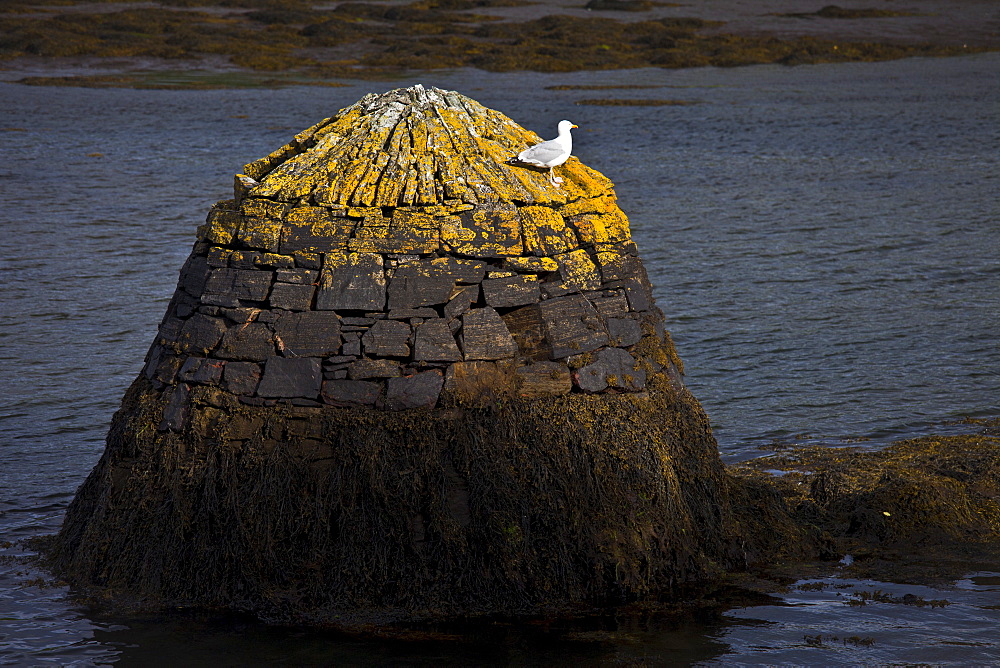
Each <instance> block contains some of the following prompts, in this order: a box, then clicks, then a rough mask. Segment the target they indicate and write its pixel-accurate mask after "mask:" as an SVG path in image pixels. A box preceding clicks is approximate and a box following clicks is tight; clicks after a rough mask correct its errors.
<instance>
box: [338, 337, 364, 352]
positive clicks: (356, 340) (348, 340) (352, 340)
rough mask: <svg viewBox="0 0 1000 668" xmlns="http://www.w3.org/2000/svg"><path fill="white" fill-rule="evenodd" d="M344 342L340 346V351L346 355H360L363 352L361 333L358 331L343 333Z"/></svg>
mask: <svg viewBox="0 0 1000 668" xmlns="http://www.w3.org/2000/svg"><path fill="white" fill-rule="evenodd" d="M343 337H344V343H343V344H342V345H341V346H340V352H341V353H343V354H344V355H354V356H358V355H360V354H361V334H360V333H358V332H346V333H343Z"/></svg>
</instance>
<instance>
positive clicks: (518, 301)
mask: <svg viewBox="0 0 1000 668" xmlns="http://www.w3.org/2000/svg"><path fill="white" fill-rule="evenodd" d="M539 296H540V292H539V290H538V279H537V278H536V277H535V276H522V275H515V276H510V277H506V278H490V279H487V280H485V281H483V299H485V300H486V303H487V304H489V305H490V306H492V307H494V308H509V307H512V306H523V305H524V304H534V303H535V302H537V301H538V299H539Z"/></svg>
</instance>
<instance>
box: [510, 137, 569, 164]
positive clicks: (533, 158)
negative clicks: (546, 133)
mask: <svg viewBox="0 0 1000 668" xmlns="http://www.w3.org/2000/svg"><path fill="white" fill-rule="evenodd" d="M564 153H565V149H563V147H562V145H561V144H560V143H559V142H557V141H555V140H554V139H550V140H549V141H543V142H542V143H541V144H535V145H534V146H532V147H531V148H529V149H526V150H524V151H521V154H520V155H519V156H517V157H518V158H519V159H521V160H524V161H526V162H528V161H530V162H539V163H541V164H543V165H544V164H548V163H549V162H551V161H553V160H556V159H557V158H559V157H560V156H562V155H563V154H564Z"/></svg>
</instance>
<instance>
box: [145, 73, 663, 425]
mask: <svg viewBox="0 0 1000 668" xmlns="http://www.w3.org/2000/svg"><path fill="white" fill-rule="evenodd" d="M538 140H539V138H538V137H537V136H536V135H533V134H531V133H528V132H526V131H525V130H523V129H522V128H520V127H519V126H518V125H517V124H516V123H514V122H513V121H511V120H510V119H509V118H507V117H506V116H504V115H502V114H500V113H498V112H496V111H493V110H490V109H487V108H485V107H482V106H481V105H479V104H478V103H476V102H474V101H473V100H470V99H468V98H465V97H463V96H461V95H458V94H456V93H451V92H446V91H441V90H438V89H424V88H422V87H420V86H417V87H414V88H410V89H405V90H403V89H401V90H397V91H392V92H390V93H386V94H384V95H377V96H376V95H370V96H368V97H366V98H364V99H362V100H361V101H360V102H358V103H357V104H355V105H353V106H351V107H348V108H347V109H344V110H342V111H341V112H340V113H339V114H337V115H336V116H335V117H333V118H330V119H326V120H325V121H323V122H321V123H319V124H317V125H316V126H314V127H313V128H310V129H309V130H307V131H305V132H303V133H301V134H300V135H298V136H296V137H295V139H294V140H293V141H292V142H291V143H289V144H288V145H286V146H284V147H282V148H281V149H279V150H277V151H275V152H274V153H272V154H271V155H269V156H267V157H265V158H263V159H261V160H258V161H256V162H254V163H251V164H249V165H247V166H246V167H245V169H244V174H240V175H238V176H237V177H236V181H235V197H234V199H231V200H225V201H222V202H219V203H218V204H216V205H215V206H214V207H213V208H212V210H211V212H210V213H209V214H208V218H207V221H206V223H205V224H204V225H203V226H201V227H200V228H199V230H198V241H197V243H196V244H195V246H194V249H193V251H192V253H191V255H190V257H189V258H188V260H187V262H186V264H185V265H184V267H183V269H182V270H181V273H180V280H179V282H178V286H177V290H176V292H175V294H174V297H173V300H172V301H171V303H170V306H169V308H168V310H167V314H166V316H165V318H164V320H163V322H162V324H161V326H160V328H159V332H158V336H157V339H156V341H155V342H154V344H153V346H152V348H151V349H150V352H149V355H148V356H147V359H146V365H145V368H144V374H145V375H146V377H147V378H148V379H149V380H150V381H152V382H153V383H154V385H155V386H157V387H158V388H159V389H160V390H161V391H163V392H169V393H171V395H170V401H169V403H168V404H167V408H166V410H165V411H164V417H163V422H162V423H161V425H160V429H161V430H174V431H179V430H182V429H183V428H184V424H185V419H186V411H187V407H188V404H189V402H188V393H189V392H190V391H191V389H192V387H194V386H206V387H207V388H209V391H210V392H226V393H230V394H232V395H236V396H237V397H239V400H240V401H241V402H243V403H245V404H251V405H274V404H276V403H278V402H290V403H291V404H293V405H297V406H323V405H332V406H369V407H374V408H377V409H384V410H405V409H409V408H416V407H434V406H435V405H436V404H437V403H438V402H439V400H440V399H441V398H442V397H443V396H446V395H448V394H449V393H452V394H454V395H456V396H470V395H471V396H477V395H479V394H481V393H482V392H484V391H492V390H496V389H499V388H498V387H497V385H505V386H507V387H508V388H509V389H512V390H513V391H516V392H517V393H519V394H521V395H522V396H528V397H535V396H546V395H562V394H567V393H570V392H583V393H600V392H615V393H618V392H642V391H644V388H645V384H646V379H647V374H648V373H656V372H659V371H662V370H664V369H665V368H666V371H667V372H668V373H669V374H670V375H671V377H672V378H674V379H675V380H677V381H679V374H678V373H677V369H676V366H675V365H674V361H673V360H670V359H667V358H665V357H664V355H663V353H662V349H663V347H662V346H659V345H655V346H645V347H643V346H642V345H641V344H642V342H643V340H644V339H645V338H647V337H650V338H653V339H655V340H656V341H657V342H659V341H660V340H661V339H662V338H663V337H664V336H665V332H664V329H663V322H664V318H663V315H662V313H661V312H660V311H659V309H657V307H656V306H655V304H654V300H653V296H652V292H651V286H650V283H649V280H648V278H647V276H646V272H645V270H644V268H643V265H642V262H641V261H640V259H639V256H638V252H637V249H636V246H635V244H634V243H633V242H632V241H631V238H630V234H629V227H628V221H627V218H626V217H625V215H624V213H623V212H622V211H621V210H620V209H619V208H618V206H617V203H616V197H615V194H614V191H613V190H612V187H611V183H610V182H609V181H608V180H607V179H606V178H605V177H603V176H602V175H600V174H598V173H597V172H594V171H593V170H590V169H588V168H587V167H585V166H583V165H582V164H580V163H579V161H577V160H576V159H575V158H572V159H571V160H570V161H569V162H567V163H566V165H565V166H564V167H561V168H560V170H561V173H562V175H563V177H564V184H563V186H562V187H560V188H555V187H553V186H552V185H551V184H549V182H548V179H547V174H546V173H545V171H544V170H542V171H535V170H531V169H526V168H523V167H512V166H508V165H506V164H504V161H505V160H506V159H507V158H509V157H510V156H511V155H512V154H516V153H517V152H519V151H520V150H522V149H523V148H524V147H526V146H528V145H530V144H532V143H534V142H536V141H538ZM642 349H645V350H648V351H649V352H648V353H646V354H643V353H642V352H640V350H642Z"/></svg>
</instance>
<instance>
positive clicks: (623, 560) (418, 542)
mask: <svg viewBox="0 0 1000 668" xmlns="http://www.w3.org/2000/svg"><path fill="white" fill-rule="evenodd" d="M537 141H539V137H538V136H536V135H534V134H532V133H529V132H527V131H526V130H524V129H523V128H521V127H520V126H518V125H517V124H516V123H514V122H513V121H512V120H510V119H509V118H507V117H506V116H504V115H503V114H501V113H499V112H496V111H493V110H490V109H487V108H485V107H483V106H481V105H480V104H478V103H477V102H475V101H473V100H471V99H468V98H466V97H463V96H461V95H459V94H457V93H454V92H448V91H442V90H438V89H435V88H430V89H425V88H423V87H421V86H415V87H412V88H408V89H400V90H395V91H391V92H389V93H386V94H383V95H375V94H372V95H368V96H366V97H364V98H363V99H362V100H360V101H359V102H358V103H356V104H354V105H352V106H350V107H347V108H345V109H343V110H341V111H340V112H339V113H337V114H336V115H335V116H334V117H332V118H329V119H326V120H324V121H322V122H320V123H318V124H317V125H315V126H313V127H311V128H309V129H308V130H305V131H304V132H302V133H300V134H298V135H296V137H295V138H294V139H293V140H292V141H291V142H290V143H288V144H287V145H285V146H283V147H281V148H280V149H278V150H277V151H275V152H273V153H272V154H270V155H268V156H267V157H265V158H262V159H260V160H258V161H256V162H253V163H251V164H249V165H246V167H245V168H244V170H243V173H242V174H240V175H238V176H237V177H236V181H235V197H234V199H231V200H225V201H222V202H219V203H218V204H216V205H215V206H214V207H213V208H212V210H211V212H210V213H209V215H208V218H207V222H206V223H205V224H204V225H203V226H201V227H200V228H199V229H198V240H197V242H196V243H195V245H194V249H193V251H192V253H191V255H190V257H189V258H188V260H187V262H186V263H185V265H184V267H183V269H182V270H181V274H180V280H179V284H178V287H177V290H176V292H175V293H174V297H173V299H172V301H171V302H170V305H169V307H168V309H167V313H166V316H165V318H164V320H163V322H162V324H161V326H160V328H159V332H158V336H157V337H156V339H155V341H154V343H153V345H152V347H151V349H150V352H149V354H148V356H147V358H146V363H145V367H144V369H143V371H142V373H141V374H140V376H139V378H137V379H136V381H135V382H134V383H133V385H132V387H131V388H130V389H129V391H128V392H127V393H126V396H125V398H124V400H123V404H122V408H121V410H120V411H118V413H116V415H115V417H114V419H113V421H112V425H111V429H110V432H109V435H108V447H107V449H106V451H105V454H104V456H103V458H102V459H101V461H100V462H99V463H98V465H97V467H96V468H95V469H94V471H93V472H92V473H91V475H90V477H89V478H88V479H87V481H86V483H85V484H84V485H83V487H82V488H81V489H80V491H79V493H78V494H77V497H76V499H75V500H74V502H73V504H72V506H71V508H70V509H69V511H68V513H67V519H66V522H65V524H64V526H63V529H62V531H61V533H60V534H59V536H58V537H57V539H56V541H55V545H54V548H53V563H54V565H55V569H56V570H57V572H59V573H60V574H61V575H62V576H63V577H65V578H66V579H67V580H69V581H71V582H73V583H74V584H76V585H77V586H78V587H80V588H81V589H83V590H86V591H90V592H95V593H96V592H103V593H104V594H106V595H109V596H115V597H127V598H131V599H139V600H142V601H146V602H150V603H152V604H154V605H162V604H166V605H175V604H178V603H180V604H185V605H210V606H223V607H228V608H236V609H242V610H248V611H251V612H254V613H256V614H258V615H261V616H264V617H268V618H276V619H283V620H287V619H295V620H298V621H303V620H305V621H314V622H322V623H333V624H336V625H341V626H343V625H345V624H349V623H353V622H358V621H359V620H369V621H370V620H372V619H378V620H382V621H385V620H386V619H404V618H414V617H419V616H422V615H424V616H427V615H430V616H435V615H454V614H463V615H467V614H477V613H496V612H525V611H528V612H538V611H541V610H551V609H555V608H560V607H564V606H567V605H580V604H584V603H587V604H593V603H601V602H608V601H619V600H630V599H635V598H638V597H642V596H648V595H656V596H660V595H664V594H670V593H671V592H675V591H676V588H677V587H678V586H679V585H680V584H682V583H684V582H688V581H691V580H696V579H698V578H701V577H703V576H704V575H705V574H706V573H707V572H709V571H711V570H712V569H714V568H718V566H719V565H723V566H725V565H732V564H736V565H743V564H745V563H746V560H747V558H748V556H747V546H748V545H750V544H751V543H752V540H751V539H749V538H748V537H747V536H745V535H743V536H739V535H737V534H738V531H735V529H734V528H733V524H732V522H731V521H730V519H729V518H730V512H729V510H728V507H729V506H728V501H727V497H726V490H727V489H728V487H727V486H728V485H729V483H727V478H726V475H725V473H724V469H723V467H722V465H721V462H720V461H719V457H718V452H717V448H716V445H715V441H714V439H713V437H712V435H711V430H710V429H709V426H708V421H707V419H706V417H705V415H704V413H703V411H702V410H701V408H700V406H699V405H698V402H697V401H696V400H695V399H694V397H692V396H691V395H690V393H689V392H688V391H687V390H686V389H685V388H684V386H683V383H682V382H681V373H680V370H679V369H680V360H679V358H678V357H677V355H676V352H675V350H674V347H673V344H672V343H671V341H670V338H669V335H668V334H667V333H666V331H665V330H664V316H663V314H662V313H661V312H660V310H659V309H658V308H657V307H656V305H655V304H654V300H653V296H652V292H651V286H650V283H649V281H648V279H647V276H646V272H645V270H644V269H643V266H642V263H641V261H640V259H639V256H638V253H637V249H636V246H635V244H634V243H633V242H632V241H631V238H630V234H629V226H628V221H627V219H626V216H625V215H624V214H623V213H622V211H621V209H619V208H618V205H617V202H616V196H615V193H614V191H613V188H612V184H611V183H610V182H609V181H608V179H606V178H605V177H604V176H602V175H601V174H599V173H597V172H595V171H593V170H591V169H589V168H587V167H585V166H584V165H582V164H581V163H580V162H579V161H578V160H577V159H576V158H571V159H570V160H569V161H568V162H567V163H566V164H565V165H563V166H562V167H560V168H559V171H560V175H561V176H562V177H563V184H562V186H561V187H558V188H557V187H553V186H552V185H551V184H550V183H549V181H548V178H547V176H548V175H547V172H546V171H545V170H533V169H529V168H524V167H516V166H509V165H506V164H505V161H506V160H507V159H508V158H510V157H511V156H513V155H516V154H517V153H519V152H520V151H521V150H523V149H524V148H525V147H527V146H529V145H531V144H533V143H535V142H537ZM734 546H736V547H734Z"/></svg>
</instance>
